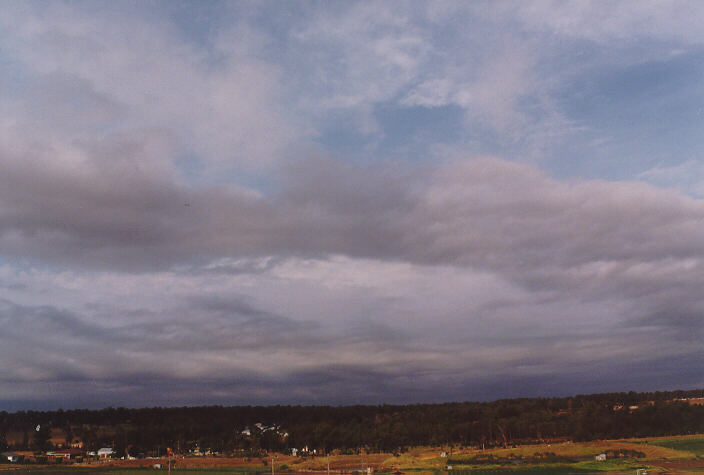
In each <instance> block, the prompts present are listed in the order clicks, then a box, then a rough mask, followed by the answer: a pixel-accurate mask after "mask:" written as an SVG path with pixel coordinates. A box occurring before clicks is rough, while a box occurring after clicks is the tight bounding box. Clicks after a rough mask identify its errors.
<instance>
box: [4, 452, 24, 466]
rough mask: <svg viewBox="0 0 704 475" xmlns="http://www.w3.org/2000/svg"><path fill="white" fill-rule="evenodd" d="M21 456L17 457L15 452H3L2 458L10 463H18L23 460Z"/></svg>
mask: <svg viewBox="0 0 704 475" xmlns="http://www.w3.org/2000/svg"><path fill="white" fill-rule="evenodd" d="M20 457H21V456H20V455H17V454H16V453H14V452H3V453H2V458H3V459H5V460H7V461H8V462H10V463H16V462H19V461H20V460H21V458H20Z"/></svg>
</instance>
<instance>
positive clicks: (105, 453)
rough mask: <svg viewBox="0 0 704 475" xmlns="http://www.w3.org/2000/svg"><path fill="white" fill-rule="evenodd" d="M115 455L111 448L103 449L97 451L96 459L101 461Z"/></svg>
mask: <svg viewBox="0 0 704 475" xmlns="http://www.w3.org/2000/svg"><path fill="white" fill-rule="evenodd" d="M114 454H115V451H114V450H113V449H112V448H111V447H103V448H102V449H98V454H97V455H98V457H99V458H101V459H106V458H110V457H112V456H113V455H114Z"/></svg>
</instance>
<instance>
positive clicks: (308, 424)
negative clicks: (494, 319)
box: [0, 390, 704, 456]
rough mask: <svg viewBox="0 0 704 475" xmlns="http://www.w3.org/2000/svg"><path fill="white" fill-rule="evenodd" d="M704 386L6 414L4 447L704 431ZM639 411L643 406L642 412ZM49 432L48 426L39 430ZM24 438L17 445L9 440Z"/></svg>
mask: <svg viewBox="0 0 704 475" xmlns="http://www.w3.org/2000/svg"><path fill="white" fill-rule="evenodd" d="M701 397H704V390H690V391H664V392H644V393H636V392H632V391H631V392H628V393H608V394H592V395H579V396H574V397H565V398H520V399H503V400H498V401H492V402H457V403H444V404H413V405H377V406H373V405H366V406H361V405H360V406H229V407H227V406H205V407H171V408H163V407H152V408H143V409H129V408H122V407H120V408H107V409H102V410H87V409H76V410H66V411H64V410H58V411H19V412H14V413H8V412H0V450H8V449H9V450H21V449H33V450H46V449H49V448H51V447H52V443H51V440H50V438H49V436H50V433H51V432H50V431H51V429H56V428H59V429H62V431H61V433H62V434H64V436H65V439H66V440H65V443H66V444H69V443H70V442H72V441H75V440H80V441H82V442H83V447H84V449H85V450H97V449H98V448H99V447H113V448H115V450H116V452H117V453H118V454H130V455H138V454H145V455H159V454H161V455H163V454H165V453H166V452H167V450H173V451H176V452H181V453H185V452H189V451H193V450H196V449H198V450H200V451H202V452H205V451H208V450H209V451H211V452H216V453H223V454H240V455H245V454H246V455H250V456H251V455H262V454H264V453H266V452H268V451H287V450H290V449H292V448H297V449H298V450H299V451H301V450H303V449H304V448H306V447H307V448H308V449H309V451H310V452H311V453H312V451H313V450H315V451H316V453H328V452H330V451H333V450H338V451H341V452H346V453H359V452H361V451H366V452H370V453H371V452H388V453H392V452H395V453H398V452H403V451H404V450H406V449H407V448H408V447H411V446H419V445H432V446H448V447H451V446H480V447H481V446H484V447H492V446H509V445H516V444H523V443H533V442H537V441H550V440H574V441H587V440H594V439H611V438H624V437H646V436H663V435H681V434H690V433H701V432H704V405H697V404H691V403H690V402H691V401H687V400H683V399H688V398H701ZM636 406H637V407H636ZM37 427H39V430H37ZM10 433H12V434H18V433H19V434H22V437H21V438H20V439H19V440H17V439H16V438H15V440H13V441H10V442H11V443H8V440H7V434H10Z"/></svg>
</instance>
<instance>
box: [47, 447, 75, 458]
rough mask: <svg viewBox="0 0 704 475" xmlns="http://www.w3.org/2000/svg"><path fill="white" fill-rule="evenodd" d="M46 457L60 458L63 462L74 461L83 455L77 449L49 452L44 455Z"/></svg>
mask: <svg viewBox="0 0 704 475" xmlns="http://www.w3.org/2000/svg"><path fill="white" fill-rule="evenodd" d="M46 455H47V457H54V458H62V459H64V460H70V459H75V458H76V457H80V456H81V455H83V451H82V450H79V449H64V450H50V451H48V452H47V453H46Z"/></svg>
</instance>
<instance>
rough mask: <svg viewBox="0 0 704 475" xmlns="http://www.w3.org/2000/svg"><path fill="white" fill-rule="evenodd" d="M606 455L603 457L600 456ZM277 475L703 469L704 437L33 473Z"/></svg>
mask: <svg viewBox="0 0 704 475" xmlns="http://www.w3.org/2000/svg"><path fill="white" fill-rule="evenodd" d="M599 454H606V460H605V461H596V460H595V457H596V456H597V455H599ZM272 461H273V463H274V471H275V472H278V473H284V472H288V473H295V472H298V473H300V472H327V470H328V467H329V470H330V471H331V472H334V473H351V472H362V471H366V470H367V469H372V470H373V471H375V472H377V473H384V472H386V473H395V472H401V473H409V472H414V473H419V472H441V471H448V472H471V473H497V472H500V473H504V472H505V473H510V474H529V473H554V474H562V473H600V472H613V473H629V472H630V473H634V472H635V471H636V470H637V469H647V470H648V471H649V472H650V473H654V472H667V473H691V472H702V473H704V435H692V436H679V437H667V438H663V437H661V438H645V439H619V440H605V441H601V440H600V441H590V442H569V441H565V442H559V443H551V444H532V445H523V446H517V447H509V448H492V449H486V450H482V449H477V448H462V447H447V446H445V447H414V448H410V449H409V450H408V451H407V452H405V453H403V454H399V453H396V454H393V453H377V454H366V453H362V454H359V455H343V454H339V453H335V452H333V453H332V454H331V455H329V456H317V457H310V456H309V457H294V456H292V455H285V454H270V455H269V456H268V457H261V458H250V459H247V458H238V457H188V456H176V457H172V458H171V459H167V458H161V459H142V460H111V461H109V462H104V463H93V464H87V463H84V464H75V465H70V466H68V465H64V466H41V467H39V466H33V467H32V472H37V471H39V472H46V473H80V472H84V473H93V472H105V473H109V474H119V473H125V474H131V475H136V474H138V473H147V472H149V473H154V469H153V466H154V465H155V464H161V466H162V468H163V469H166V467H167V466H168V465H169V464H171V467H172V471H174V472H179V473H189V472H204V473H208V474H213V475H216V474H220V473H235V472H240V473H244V472H249V473H255V472H260V473H271V471H272V466H271V464H272ZM25 468H27V467H25V466H22V465H7V464H6V465H0V470H18V469H19V470H23V469H25Z"/></svg>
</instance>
